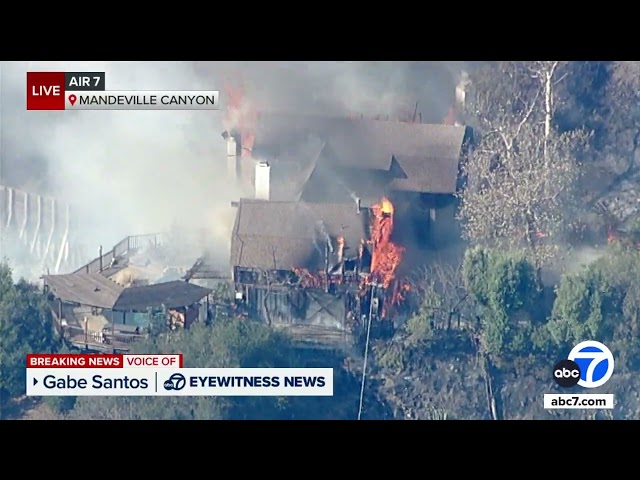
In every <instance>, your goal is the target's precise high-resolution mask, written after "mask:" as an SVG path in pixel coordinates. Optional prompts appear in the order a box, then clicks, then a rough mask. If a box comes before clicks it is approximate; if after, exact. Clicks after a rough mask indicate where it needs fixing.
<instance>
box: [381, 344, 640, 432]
mask: <svg viewBox="0 0 640 480" xmlns="http://www.w3.org/2000/svg"><path fill="white" fill-rule="evenodd" d="M421 357H422V358H420V359H417V358H416V359H413V360H411V361H410V362H407V363H408V365H407V366H406V367H405V368H403V369H402V370H401V371H390V370H388V369H380V370H379V371H377V372H376V374H375V376H376V379H377V380H378V383H379V385H380V387H379V389H380V395H381V396H382V397H383V398H384V399H386V400H387V401H388V402H389V403H390V404H391V405H392V407H393V409H394V411H395V418H397V419H400V418H405V419H432V418H434V417H433V412H434V411H438V412H444V413H445V414H446V418H447V419H458V420H490V419H491V418H492V416H491V410H490V406H489V400H488V396H487V388H486V383H485V380H484V376H483V370H482V368H481V364H480V362H479V359H477V358H475V356H468V355H467V356H464V355H459V356H454V357H452V358H448V359H435V358H429V357H428V356H426V355H425V356H421ZM552 363H553V362H550V365H549V368H546V369H545V368H537V369H535V370H533V371H525V370H524V369H522V368H519V369H518V368H515V367H511V368H510V369H509V371H500V370H498V371H496V372H494V374H493V375H492V380H493V390H494V393H495V398H496V404H497V413H498V418H499V419H502V420H568V419H616V420H630V419H639V418H640V393H639V392H640V378H638V377H637V375H632V374H618V375H616V374H614V376H613V378H612V379H611V381H609V382H608V383H607V384H606V385H604V386H603V387H601V388H599V389H594V390H593V391H589V392H588V393H613V394H614V395H615V397H614V398H615V407H614V409H613V410H611V411H603V410H545V409H544V407H543V399H544V394H545V393H585V390H584V389H581V388H579V387H576V388H575V389H560V387H558V386H556V385H555V383H554V382H553V380H552V378H551V368H552V366H553V365H552ZM440 416H442V415H440Z"/></svg>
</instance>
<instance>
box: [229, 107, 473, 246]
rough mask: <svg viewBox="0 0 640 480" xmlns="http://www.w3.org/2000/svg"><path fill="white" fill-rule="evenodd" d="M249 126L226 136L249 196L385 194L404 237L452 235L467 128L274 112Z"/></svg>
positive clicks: (358, 198)
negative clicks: (392, 206)
mask: <svg viewBox="0 0 640 480" xmlns="http://www.w3.org/2000/svg"><path fill="white" fill-rule="evenodd" d="M249 125H250V126H249V127H247V128H242V129H236V130H232V131H231V132H225V133H224V134H223V136H224V137H225V138H226V141H227V145H228V149H227V151H228V157H227V163H228V166H229V173H230V175H232V177H233V180H234V181H237V182H239V183H240V185H242V186H243V187H244V189H245V192H246V195H247V196H251V197H254V198H256V199H262V200H274V201H292V202H295V201H303V202H307V203H344V204H353V203H354V201H355V202H360V204H361V205H362V206H363V207H370V206H371V205H374V204H375V203H377V202H378V201H379V200H380V198H381V197H382V196H385V197H387V198H388V199H390V200H391V201H392V202H393V204H394V205H395V206H396V214H397V216H398V222H397V223H398V225H399V228H400V229H401V230H403V231H404V232H403V233H404V235H405V236H406V237H413V238H417V237H419V238H421V239H422V240H421V242H420V243H421V244H422V245H426V244H428V243H430V244H432V245H435V244H437V243H439V242H444V241H447V240H448V239H449V238H450V237H451V236H453V235H455V233H456V232H455V222H454V217H455V210H456V199H455V193H456V192H457V190H458V188H459V164H460V159H461V157H462V156H463V155H465V153H466V152H465V149H466V146H467V145H468V144H469V142H468V140H469V139H470V135H469V132H468V129H467V128H466V127H464V126H459V125H431V124H421V123H406V122H392V121H381V120H370V119H362V118H327V117H318V116H302V115H290V114H272V113H260V114H257V115H255V116H252V117H251V121H250V123H249ZM247 138H248V139H249V142H248V144H247V142H246V141H245V139H247ZM401 217H402V220H401ZM400 225H403V226H402V227H400ZM398 233H400V232H398Z"/></svg>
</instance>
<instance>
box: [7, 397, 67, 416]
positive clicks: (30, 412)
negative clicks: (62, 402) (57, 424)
mask: <svg viewBox="0 0 640 480" xmlns="http://www.w3.org/2000/svg"><path fill="white" fill-rule="evenodd" d="M1 413H2V415H0V418H2V420H61V419H62V417H61V416H60V415H58V414H57V413H56V412H54V411H53V409H52V408H51V407H50V406H49V405H47V404H46V403H45V402H42V401H40V400H39V399H38V400H37V399H34V398H30V397H21V398H18V399H16V400H12V401H11V403H10V404H9V405H7V406H5V407H3V409H2V412H1Z"/></svg>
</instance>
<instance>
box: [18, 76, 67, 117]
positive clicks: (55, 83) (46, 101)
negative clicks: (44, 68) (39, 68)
mask: <svg viewBox="0 0 640 480" xmlns="http://www.w3.org/2000/svg"><path fill="white" fill-rule="evenodd" d="M65 84H66V82H65V73H64V72H27V110H64V109H65V95H64V94H65Z"/></svg>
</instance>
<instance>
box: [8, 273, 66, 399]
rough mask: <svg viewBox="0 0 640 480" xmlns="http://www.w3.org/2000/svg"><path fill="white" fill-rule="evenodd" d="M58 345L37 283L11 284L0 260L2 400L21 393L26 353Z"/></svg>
mask: <svg viewBox="0 0 640 480" xmlns="http://www.w3.org/2000/svg"><path fill="white" fill-rule="evenodd" d="M60 347H61V341H60V339H59V337H58V335H57V334H56V331H55V328H54V323H53V317H52V315H51V310H50V308H49V306H48V305H47V302H46V299H45V297H44V295H43V293H42V291H41V290H40V289H39V288H38V286H37V285H33V284H31V283H28V282H26V281H24V280H20V281H18V282H17V283H16V284H14V283H13V278H12V272H11V269H10V268H9V266H8V265H7V263H6V262H2V263H0V394H2V397H3V399H4V400H6V399H7V398H8V397H15V396H18V395H22V394H24V391H25V383H24V379H25V369H26V357H27V354H28V353H54V352H56V351H58V349H59V348H60Z"/></svg>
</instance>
